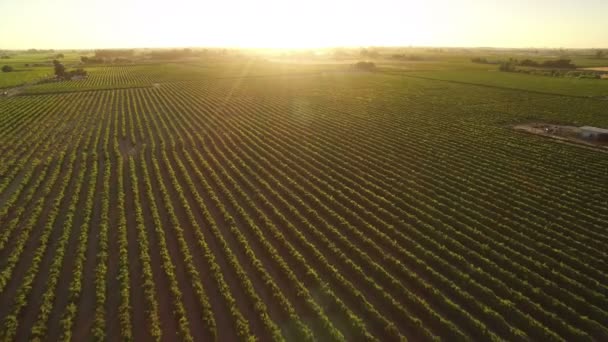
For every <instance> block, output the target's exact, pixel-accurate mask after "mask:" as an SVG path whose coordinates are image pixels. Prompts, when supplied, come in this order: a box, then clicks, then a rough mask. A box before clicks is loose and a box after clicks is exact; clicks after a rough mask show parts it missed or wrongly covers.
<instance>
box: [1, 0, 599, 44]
mask: <svg viewBox="0 0 608 342" xmlns="http://www.w3.org/2000/svg"><path fill="white" fill-rule="evenodd" d="M0 13H2V20H0V33H1V36H0V37H1V38H0V49H1V48H31V47H37V48H51V47H53V48H95V47H117V48H118V47H177V46H231V47H271V48H301V47H327V46H369V45H377V46H381V45H383V46H387V45H393V46H394V45H400V46H407V45H415V46H422V45H427V46H430V45H435V46H504V47H526V46H536V47H548V46H552V47H560V46H564V47H602V46H608V34H606V33H608V20H605V13H608V1H603V0H577V1H575V0H537V1H534V2H530V1H527V0H512V1H509V2H504V1H499V0H489V1H481V0H426V1H418V0H377V1H373V2H372V1H345V0H335V1H327V0H325V1H322V0H307V1H294V0H283V1H279V0H260V1H245V0H227V1H205V0H172V1H158V0H105V1H98V0H55V1H41V0H19V1H12V0H7V1H0ZM16 13H27V14H24V15H23V16H22V15H15V14H16Z"/></svg>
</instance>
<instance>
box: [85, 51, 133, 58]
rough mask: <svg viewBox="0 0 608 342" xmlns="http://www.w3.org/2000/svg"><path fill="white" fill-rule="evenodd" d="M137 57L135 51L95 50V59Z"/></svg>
mask: <svg viewBox="0 0 608 342" xmlns="http://www.w3.org/2000/svg"><path fill="white" fill-rule="evenodd" d="M134 55H135V50H133V49H106V50H95V58H101V59H110V60H111V59H114V58H119V57H123V58H132V57H133V56H134Z"/></svg>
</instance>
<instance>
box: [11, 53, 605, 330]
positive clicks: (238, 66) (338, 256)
mask: <svg viewBox="0 0 608 342" xmlns="http://www.w3.org/2000/svg"><path fill="white" fill-rule="evenodd" d="M89 74H90V76H89V77H88V79H86V80H79V81H71V82H62V83H48V84H40V85H34V86H31V87H28V88H27V89H25V90H24V92H23V93H22V94H20V95H19V96H13V97H3V98H0V334H1V335H0V339H1V340H9V341H11V340H15V341H23V340H48V341H57V340H74V341H89V340H108V341H117V340H137V341H182V340H183V341H188V340H191V341H201V340H218V341H234V340H254V339H257V340H259V341H272V340H279V341H280V340H289V341H304V340H318V341H342V340H346V341H360V340H379V341H396V340H406V339H407V340H413V341H427V340H445V341H461V340H483V341H489V340H512V341H520V340H522V341H523V340H547V341H549V340H550V341H587V340H590V341H591V340H597V341H602V340H603V341H606V340H608V251H607V249H606V245H607V243H608V197H607V196H606V194H607V193H608V154H606V153H605V152H602V151H597V150H593V149H589V148H583V147H580V146H577V145H572V144H564V143H557V142H555V141H552V140H551V139H545V138H543V137H539V136H533V135H527V134H522V133H519V132H516V131H514V130H512V129H511V128H510V126H511V125H513V124H515V123H522V122H542V121H547V122H558V123H564V124H572V125H594V126H598V127H608V111H607V110H606V108H607V105H608V102H606V101H602V100H600V99H594V98H577V97H570V96H562V95H569V94H570V91H571V90H572V89H575V91H576V92H577V93H576V94H575V95H583V96H587V95H608V92H607V91H606V89H608V88H606V87H605V86H603V83H602V86H603V88H602V87H593V86H588V83H585V85H586V86H585V87H583V86H580V87H579V86H578V85H572V84H566V83H567V82H570V81H569V80H561V79H552V78H548V77H547V78H541V80H540V81H539V82H547V83H549V82H555V83H553V84H551V85H550V86H548V87H545V86H543V85H538V84H536V83H533V82H524V81H521V79H520V78H517V80H515V78H516V77H520V76H522V75H508V76H505V77H513V78H514V79H513V80H507V81H505V82H507V83H508V82H515V83H516V86H513V87H510V86H504V84H503V83H500V84H497V85H498V86H496V87H488V86H486V85H485V84H480V85H475V84H467V83H483V80H481V81H478V80H476V79H473V78H475V77H476V76H471V77H473V78H472V79H469V80H468V82H459V83H457V82H446V81H444V80H441V79H443V78H445V79H446V80H452V77H447V76H446V77H436V78H438V79H427V78H419V77H412V76H417V75H423V74H424V73H422V72H421V73H419V74H416V75H409V73H394V72H393V73H389V72H387V73H384V72H354V71H349V70H348V69H346V68H342V67H340V66H328V65H325V66H311V65H306V66H297V65H272V64H268V63H249V62H233V63H225V64H217V65H213V66H205V65H204V64H197V63H189V64H186V63H184V64H174V63H166V64H164V63H158V64H150V65H145V64H144V65H132V66H103V67H96V68H91V69H90V73H89ZM494 74H498V73H497V72H495V73H494ZM446 75H447V74H446ZM454 75H456V74H454ZM457 76H458V77H459V78H454V79H458V80H460V77H462V75H460V74H457ZM501 76H502V75H501ZM455 77H456V76H455ZM483 77H486V76H483ZM530 77H532V76H530ZM428 78H434V77H431V76H429V77H428ZM496 82H501V81H500V80H499V81H496ZM589 82H594V81H589ZM595 82H600V83H601V82H604V81H595ZM523 83H525V84H527V85H528V86H522V85H521V84H523ZM604 83H606V84H608V82H604ZM594 84H595V85H597V84H598V83H594ZM539 87H541V88H543V89H548V90H547V91H544V93H545V94H541V93H538V92H529V91H527V90H534V91H536V90H538V89H537V88H539ZM506 88H515V89H506Z"/></svg>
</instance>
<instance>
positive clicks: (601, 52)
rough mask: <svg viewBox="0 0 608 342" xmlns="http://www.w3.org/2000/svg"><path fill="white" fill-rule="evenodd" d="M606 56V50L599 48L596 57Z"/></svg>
mask: <svg viewBox="0 0 608 342" xmlns="http://www.w3.org/2000/svg"><path fill="white" fill-rule="evenodd" d="M605 56H606V52H604V51H602V50H597V51H596V52H595V58H598V59H602V58H604V57H605Z"/></svg>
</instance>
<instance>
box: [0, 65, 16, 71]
mask: <svg viewBox="0 0 608 342" xmlns="http://www.w3.org/2000/svg"><path fill="white" fill-rule="evenodd" d="M13 70H14V69H13V67H12V66H10V65H5V66H3V67H2V72H11V71H13Z"/></svg>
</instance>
